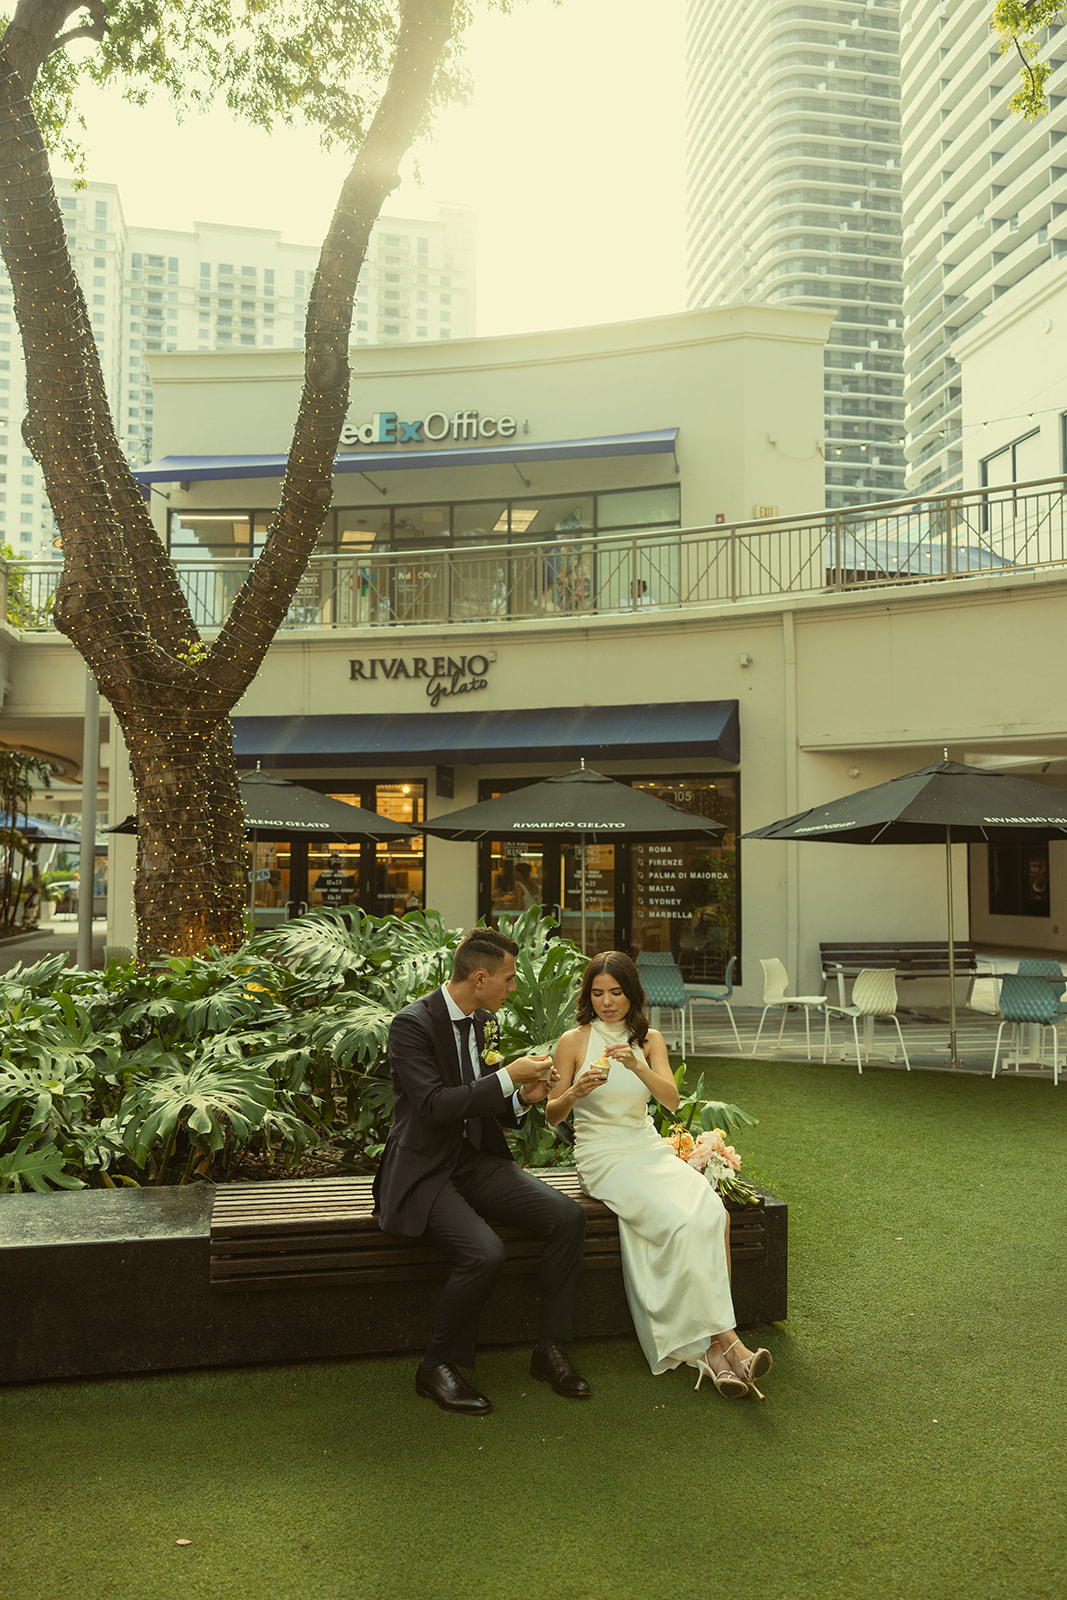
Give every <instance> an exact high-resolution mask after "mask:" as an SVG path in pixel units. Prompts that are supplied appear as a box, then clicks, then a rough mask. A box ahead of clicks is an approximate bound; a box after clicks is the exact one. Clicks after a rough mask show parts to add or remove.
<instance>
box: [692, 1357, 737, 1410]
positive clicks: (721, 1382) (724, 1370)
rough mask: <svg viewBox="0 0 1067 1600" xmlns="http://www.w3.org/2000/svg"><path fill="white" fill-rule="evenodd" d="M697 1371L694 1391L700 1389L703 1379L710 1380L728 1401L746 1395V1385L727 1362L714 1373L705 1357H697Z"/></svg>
mask: <svg viewBox="0 0 1067 1600" xmlns="http://www.w3.org/2000/svg"><path fill="white" fill-rule="evenodd" d="M731 1348H732V1346H731ZM709 1354H710V1352H709ZM697 1371H698V1372H699V1374H700V1376H699V1377H698V1378H697V1381H696V1383H695V1385H694V1388H695V1389H699V1388H700V1385H701V1384H702V1383H703V1382H704V1379H705V1378H710V1379H711V1381H712V1383H713V1384H714V1385H715V1387H716V1389H718V1391H719V1393H720V1394H721V1395H725V1396H726V1398H727V1399H728V1400H730V1399H735V1398H737V1399H739V1398H740V1396H741V1395H743V1394H747V1393H748V1384H747V1383H746V1382H745V1380H744V1379H743V1378H739V1377H738V1376H737V1373H736V1372H735V1371H734V1369H733V1367H731V1366H730V1364H729V1362H727V1363H726V1364H725V1366H722V1367H720V1368H719V1370H718V1372H716V1371H715V1368H714V1367H713V1366H712V1364H711V1362H710V1361H709V1360H708V1357H707V1355H702V1356H697Z"/></svg>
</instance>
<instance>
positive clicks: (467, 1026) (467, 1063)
mask: <svg viewBox="0 0 1067 1600" xmlns="http://www.w3.org/2000/svg"><path fill="white" fill-rule="evenodd" d="M456 1027H457V1028H458V1029H459V1074H460V1077H461V1078H462V1079H463V1082H464V1083H473V1082H474V1065H473V1063H472V1061H471V1029H472V1028H473V1027H474V1018H473V1017H464V1018H463V1019H462V1021H460V1022H457V1023H456Z"/></svg>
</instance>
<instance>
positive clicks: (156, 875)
mask: <svg viewBox="0 0 1067 1600" xmlns="http://www.w3.org/2000/svg"><path fill="white" fill-rule="evenodd" d="M123 732H124V734H125V736H126V740H127V743H128V745H129V750H130V767H131V770H132V773H133V782H134V788H135V791H136V794H137V830H138V840H139V847H138V851H137V879H136V883H135V887H134V902H135V905H136V910H137V955H138V960H139V961H141V962H142V963H146V962H151V961H161V960H165V959H166V957H167V956H172V955H174V956H192V955H199V954H201V953H202V952H203V951H204V950H206V949H207V948H208V947H209V946H213V947H216V948H219V949H222V950H233V949H235V948H236V947H237V946H238V945H239V944H240V943H241V940H242V937H243V933H244V908H245V904H246V899H247V896H246V893H245V876H244V851H245V844H244V818H243V816H241V815H240V796H239V795H238V815H237V817H236V818H235V816H234V807H233V803H232V791H233V789H234V788H235V786H236V781H237V780H236V772H235V766H234V758H233V746H232V743H231V736H230V724H229V720H228V719H225V718H224V719H222V720H220V719H219V718H217V717H212V716H210V715H208V716H205V715H203V714H202V713H199V712H197V711H193V710H188V711H186V712H184V713H183V714H178V715H176V716H175V717H174V718H173V719H170V720H169V723H168V725H167V726H166V727H165V728H164V729H162V730H161V727H160V718H159V715H158V710H157V709H156V708H153V709H152V710H151V711H150V712H149V713H148V714H145V713H144V712H143V711H138V712H137V713H135V714H127V716H126V717H125V718H124V720H123Z"/></svg>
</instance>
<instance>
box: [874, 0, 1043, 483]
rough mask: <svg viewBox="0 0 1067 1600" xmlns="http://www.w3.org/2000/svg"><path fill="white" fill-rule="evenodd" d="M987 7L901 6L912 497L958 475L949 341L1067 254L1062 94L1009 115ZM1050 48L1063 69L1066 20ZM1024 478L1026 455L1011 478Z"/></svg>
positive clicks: (1007, 64) (966, 1) (958, 402)
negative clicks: (1026, 113)
mask: <svg viewBox="0 0 1067 1600" xmlns="http://www.w3.org/2000/svg"><path fill="white" fill-rule="evenodd" d="M990 11H991V7H990V6H989V5H988V4H987V3H986V0H953V3H952V5H948V4H946V3H945V0H940V3H934V4H931V3H930V0H903V4H902V6H901V130H902V153H903V154H902V159H903V184H902V200H903V226H904V326H905V335H904V337H905V353H904V394H905V399H906V401H907V412H906V419H907V437H908V444H907V456H908V488H909V490H911V491H914V492H923V491H926V492H928V493H933V492H934V491H935V490H949V489H954V488H956V487H958V486H959V485H960V484H961V483H962V480H963V428H962V422H963V398H962V389H961V383H960V369H959V364H958V363H957V362H956V360H955V359H954V357H953V353H952V346H953V342H954V340H955V339H956V338H958V337H959V335H960V334H962V333H963V332H964V331H965V330H966V329H968V328H970V327H972V326H973V325H974V324H975V323H976V322H977V321H978V320H979V319H980V318H982V317H991V316H997V315H998V311H997V309H996V303H997V301H998V299H999V298H1000V297H1001V295H1003V294H1004V293H1005V291H1006V290H1008V289H1010V288H1012V287H1013V286H1014V285H1015V284H1017V283H1020V282H1021V281H1022V280H1023V279H1024V278H1026V277H1028V276H1029V275H1030V274H1031V273H1034V274H1035V277H1034V279H1033V282H1034V284H1035V286H1036V285H1037V284H1038V283H1040V284H1042V285H1043V284H1044V283H1045V282H1046V281H1047V279H1048V275H1049V274H1054V273H1057V272H1058V273H1061V274H1062V272H1063V258H1064V257H1065V256H1067V97H1065V96H1064V95H1063V94H1062V93H1056V92H1053V93H1052V94H1050V96H1049V112H1048V115H1047V116H1045V117H1041V118H1040V119H1039V120H1038V121H1037V122H1036V123H1034V122H1024V121H1023V120H1022V119H1021V118H1020V117H1017V116H1014V115H1013V114H1012V113H1011V112H1010V111H1009V110H1008V101H1009V100H1010V98H1011V96H1012V95H1013V94H1014V93H1015V90H1016V89H1017V88H1018V73H1019V62H1018V58H1017V57H1014V56H1012V55H1007V56H1001V54H1000V51H999V49H998V46H997V42H996V39H995V38H994V36H993V35H992V34H991V33H990V30H989V17H990ZM1045 54H1046V57H1048V58H1051V59H1052V61H1053V62H1054V63H1055V64H1056V65H1057V66H1060V65H1062V62H1063V60H1064V59H1067V27H1064V26H1060V27H1059V28H1057V29H1055V30H1054V31H1053V32H1052V34H1051V35H1050V41H1049V50H1048V52H1046V53H1045ZM1057 83H1058V79H1057V78H1055V77H1054V78H1053V80H1052V82H1051V84H1050V87H1051V89H1052V90H1053V91H1055V90H1056V88H1057ZM1034 388H1035V392H1036V391H1039V390H1040V388H1041V385H1040V383H1038V382H1035V385H1034ZM1023 431H1025V429H1024V430H1023ZM1028 475H1033V474H1031V473H1028V471H1027V469H1026V467H1025V465H1023V464H1019V466H1018V470H1017V471H1014V470H1013V473H1012V476H1013V477H1015V478H1017V479H1018V478H1024V477H1026V476H1028ZM965 487H970V488H973V487H974V485H973V484H970V485H965Z"/></svg>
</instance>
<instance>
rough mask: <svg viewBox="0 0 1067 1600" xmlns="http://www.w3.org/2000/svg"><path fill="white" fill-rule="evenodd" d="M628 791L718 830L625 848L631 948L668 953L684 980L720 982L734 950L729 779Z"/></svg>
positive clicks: (733, 804) (668, 782)
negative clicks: (705, 836) (708, 821)
mask: <svg viewBox="0 0 1067 1600" xmlns="http://www.w3.org/2000/svg"><path fill="white" fill-rule="evenodd" d="M634 788H635V789H643V790H645V792H646V793H648V794H651V795H654V796H655V797H656V799H657V800H665V801H666V802H667V803H668V804H669V805H675V806H679V807H680V808H681V809H682V810H683V811H691V812H693V813H694V814H695V815H696V816H700V817H711V818H713V819H714V820H715V821H716V822H721V823H723V824H724V825H725V827H726V832H725V833H722V834H716V835H715V838H714V839H713V840H712V839H709V840H708V841H706V842H705V841H703V840H702V841H700V842H699V843H688V844H635V845H634V846H633V875H634V877H633V929H632V944H633V948H634V951H635V952H637V951H640V950H663V951H670V953H671V955H672V956H673V957H674V959H675V961H676V962H677V963H678V965H679V966H680V967H681V969H682V973H683V975H684V977H685V978H686V980H687V981H689V982H702V983H703V982H712V983H717V982H720V981H721V980H722V978H723V976H724V974H725V971H726V964H727V962H728V961H729V959H730V957H731V956H733V955H736V954H737V953H738V951H739V950H740V936H739V928H738V907H739V905H740V895H739V892H738V872H737V778H736V776H735V775H734V774H733V773H723V774H717V775H716V776H714V777H708V776H701V777H688V778H664V779H658V780H656V779H644V778H642V779H639V780H637V781H635V783H634ZM735 982H740V975H739V974H737V975H736V976H735Z"/></svg>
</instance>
